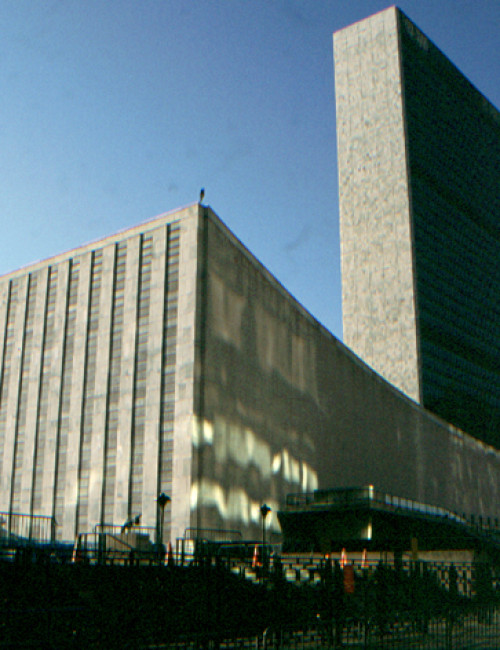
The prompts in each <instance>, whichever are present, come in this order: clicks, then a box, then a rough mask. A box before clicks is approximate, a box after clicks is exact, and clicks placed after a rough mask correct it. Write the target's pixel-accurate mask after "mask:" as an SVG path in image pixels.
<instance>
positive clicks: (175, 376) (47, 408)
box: [0, 205, 199, 540]
mask: <svg viewBox="0 0 500 650" xmlns="http://www.w3.org/2000/svg"><path fill="white" fill-rule="evenodd" d="M198 211H199V206H198V205H193V206H190V207H188V208H185V209H182V210H179V211H177V212H175V213H171V214H169V215H163V216H161V217H159V218H157V219H155V220H153V221H150V222H147V223H145V224H141V225H139V226H137V227H135V228H131V229H129V230H127V231H125V232H122V233H118V234H116V235H113V236H111V237H107V238H105V239H103V240H101V241H98V242H94V243H92V244H89V245H86V246H83V247H81V248H78V249H75V250H72V251H68V252H67V253H63V254H61V255H58V256H55V257H53V258H51V259H48V260H45V261H42V262H39V263H36V264H33V265H30V266H29V267H27V268H25V269H20V270H18V271H14V272H13V273H10V274H8V275H5V276H3V277H2V278H0V328H1V330H0V332H1V333H0V341H1V347H0V511H8V510H9V509H10V510H12V511H15V512H21V513H25V514H28V513H33V514H38V515H45V516H54V517H55V518H56V520H57V524H58V525H57V534H58V537H59V539H62V540H71V539H73V537H74V535H75V534H76V533H77V532H88V531H91V530H92V529H93V528H94V526H95V525H96V524H99V523H106V524H119V525H121V524H123V523H124V521H125V520H126V519H127V518H128V517H130V516H131V515H134V516H135V515H137V514H139V513H140V514H141V515H142V520H141V523H142V525H144V526H148V527H151V528H153V530H154V529H155V527H156V526H157V516H158V512H157V504H156V498H157V496H158V494H159V492H166V493H167V494H168V495H169V496H170V497H171V503H170V504H169V505H168V506H167V508H166V511H165V535H164V538H165V539H166V538H168V537H170V534H171V532H172V535H173V536H174V537H176V536H179V535H182V534H183V532H184V529H185V528H186V527H187V526H189V523H190V483H191V465H192V445H191V435H192V429H193V400H194V349H195V348H194V340H195V331H196V323H195V316H196V302H197V295H196V292H197V290H198V282H197V276H196V269H197V257H198Z"/></svg>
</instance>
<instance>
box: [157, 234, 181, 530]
mask: <svg viewBox="0 0 500 650" xmlns="http://www.w3.org/2000/svg"><path fill="white" fill-rule="evenodd" d="M179 244H180V228H179V226H178V225H168V226H167V252H166V255H167V260H166V270H165V275H166V277H165V291H164V306H163V310H164V311H163V314H164V316H163V343H162V344H163V359H162V380H161V381H162V387H161V410H160V432H159V442H160V449H159V456H158V463H159V467H158V494H160V493H161V492H164V493H165V494H170V493H171V491H172V464H173V431H174V400H175V362H176V343H177V304H178V286H177V282H178V275H179ZM167 514H169V512H168V513H167ZM164 527H165V528H164V531H163V539H167V538H168V534H167V532H166V531H167V530H168V529H169V527H170V520H169V518H168V517H167V518H166V520H165V522H164Z"/></svg>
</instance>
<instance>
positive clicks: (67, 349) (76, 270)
mask: <svg viewBox="0 0 500 650" xmlns="http://www.w3.org/2000/svg"><path fill="white" fill-rule="evenodd" d="M79 280H80V260H79V259H73V260H71V261H70V268H69V277H68V292H67V298H66V301H67V302H66V318H65V334H64V348H63V367H62V378H61V395H60V404H59V417H58V432H57V437H58V444H57V452H56V453H57V459H56V476H55V489H54V517H55V519H56V521H57V522H58V523H61V522H62V521H63V516H64V506H65V502H64V492H65V485H66V463H67V448H68V435H69V410H70V395H71V385H72V373H73V354H74V340H75V326H76V311H77V304H78V286H79ZM56 530H59V531H61V533H62V526H59V527H58V528H57V529H56Z"/></svg>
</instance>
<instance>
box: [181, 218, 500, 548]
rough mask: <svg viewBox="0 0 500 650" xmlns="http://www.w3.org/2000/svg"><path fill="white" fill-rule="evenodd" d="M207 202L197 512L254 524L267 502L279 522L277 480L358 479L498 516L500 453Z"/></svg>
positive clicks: (229, 524) (203, 522)
mask: <svg viewBox="0 0 500 650" xmlns="http://www.w3.org/2000/svg"><path fill="white" fill-rule="evenodd" d="M207 214H208V216H207V218H206V222H205V227H206V233H205V234H204V235H203V234H202V235H201V240H202V241H203V242H204V245H205V246H206V247H207V248H206V278H207V286H206V296H205V299H206V307H205V308H204V309H205V310H206V321H205V330H204V333H203V336H199V337H197V341H198V346H197V351H198V365H197V368H198V371H197V372H198V375H197V376H198V381H199V380H200V376H203V379H202V381H201V383H200V384H199V388H200V391H201V393H202V395H201V399H200V400H199V401H198V402H197V404H196V416H197V419H198V425H199V426H198V427H197V429H196V435H195V438H194V456H193V458H194V465H193V483H192V488H191V497H192V513H193V519H192V522H193V525H197V526H199V527H201V528H229V529H231V528H236V529H241V530H243V532H244V534H245V536H246V537H254V538H255V537H257V538H259V537H260V535H261V532H260V531H261V528H260V526H261V520H260V513H259V506H260V505H261V504H262V503H263V502H266V503H267V504H268V505H270V506H271V507H272V508H273V513H272V515H271V516H270V517H269V518H268V521H269V524H270V527H272V528H273V529H275V530H277V528H278V525H277V519H276V509H277V508H278V507H279V505H280V504H281V503H282V502H283V500H284V499H285V496H286V494H288V493H290V492H301V491H311V490H313V489H315V488H318V487H319V488H330V487H342V486H353V485H365V484H373V485H374V486H375V487H376V489H379V490H383V491H387V492H390V493H393V494H396V495H399V496H407V497H409V498H413V499H416V500H418V501H421V502H424V503H429V504H434V505H440V506H443V507H445V508H448V509H450V510H454V511H456V512H458V513H459V514H462V513H467V514H469V513H476V514H482V515H483V516H488V515H489V516H498V514H499V511H498V503H499V502H500V500H499V499H500V453H499V452H497V451H495V450H493V449H492V448H490V447H487V446H486V445H484V444H482V443H480V442H477V441H476V440H474V439H473V438H470V437H468V436H466V435H464V434H461V433H460V432H458V431H456V430H454V429H453V428H451V427H449V426H447V425H446V424H445V423H443V422H441V421H439V420H438V419H437V418H435V417H434V416H432V415H430V414H428V413H427V412H425V411H424V410H423V409H422V408H421V407H419V406H418V405H417V404H416V403H414V402H412V401H411V400H410V399H408V398H407V397H405V396H404V395H403V394H402V393H400V392H399V391H397V390H396V389H394V388H393V387H391V386H390V385H389V384H388V383H387V382H385V381H384V380H383V379H382V378H381V377H380V376H379V375H377V374H376V373H375V372H373V371H372V370H370V369H369V368H368V366H367V365H365V364H364V363H363V362H362V361H361V360H360V359H359V358H357V357H356V356H355V355H354V354H353V353H352V352H350V351H349V350H348V349H347V348H346V347H345V346H344V345H343V344H342V343H340V342H339V341H337V340H336V339H335V338H334V337H333V336H332V335H331V334H330V333H329V332H328V331H327V330H325V329H324V328H323V327H322V326H321V325H320V324H319V323H318V322H317V321H315V320H314V319H313V318H312V316H311V315H310V314H308V313H307V312H306V311H305V310H304V309H303V308H302V307H301V306H300V305H299V304H298V303H297V302H296V301H295V300H294V299H293V298H292V297H291V296H290V295H289V294H288V293H287V292H286V291H285V289H284V288H283V287H282V286H281V285H280V284H279V283H278V282H277V281H276V280H275V279H274V278H273V277H272V276H271V275H270V274H269V273H268V272H267V271H266V269H265V268H264V267H263V266H262V265H260V264H259V263H258V262H257V261H256V260H255V258H253V257H252V256H251V254H250V253H249V252H248V251H246V249H245V248H244V247H243V246H242V245H241V243H239V242H238V240H237V239H236V238H235V237H234V236H233V235H232V234H231V233H230V232H229V231H228V230H227V228H225V226H224V225H223V224H222V223H221V222H220V221H219V220H218V218H217V217H216V216H215V215H214V214H213V213H212V212H210V211H208V213H207ZM202 229H203V225H202ZM201 277H203V274H202V276H201ZM202 293H203V292H202ZM200 342H201V345H200ZM200 372H201V373H202V375H200Z"/></svg>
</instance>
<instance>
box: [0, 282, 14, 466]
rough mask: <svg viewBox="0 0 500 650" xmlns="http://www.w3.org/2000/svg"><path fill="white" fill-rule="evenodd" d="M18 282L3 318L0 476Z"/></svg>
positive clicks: (12, 291) (9, 293)
mask: <svg viewBox="0 0 500 650" xmlns="http://www.w3.org/2000/svg"><path fill="white" fill-rule="evenodd" d="M17 288H18V281H17V280H11V281H10V282H9V289H8V295H7V314H6V316H5V331H4V333H3V337H4V346H3V355H2V367H1V368H0V476H1V475H2V472H3V452H4V446H5V420H6V417H7V402H8V397H9V378H10V362H11V359H12V337H13V334H14V330H13V328H12V326H11V325H10V324H11V323H12V321H13V318H14V317H15V316H14V315H15V310H16V304H17Z"/></svg>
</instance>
